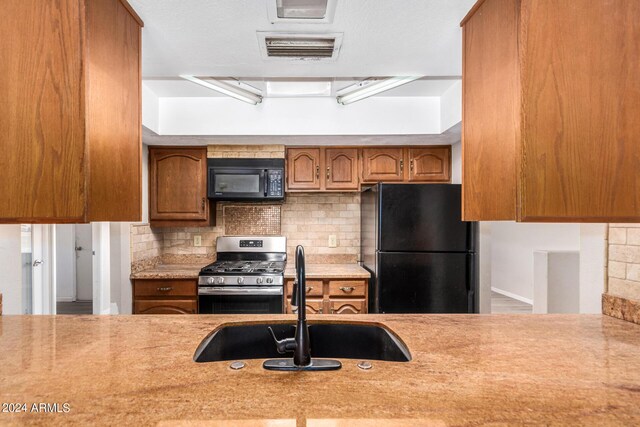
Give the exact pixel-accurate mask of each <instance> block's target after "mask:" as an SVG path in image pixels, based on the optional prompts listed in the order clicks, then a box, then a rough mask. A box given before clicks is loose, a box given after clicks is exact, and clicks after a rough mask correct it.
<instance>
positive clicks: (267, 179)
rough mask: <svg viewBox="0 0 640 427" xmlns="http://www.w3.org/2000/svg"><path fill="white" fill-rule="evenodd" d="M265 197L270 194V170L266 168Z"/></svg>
mask: <svg viewBox="0 0 640 427" xmlns="http://www.w3.org/2000/svg"><path fill="white" fill-rule="evenodd" d="M263 176H264V197H267V194H269V171H268V170H267V169H265V170H264V175H263Z"/></svg>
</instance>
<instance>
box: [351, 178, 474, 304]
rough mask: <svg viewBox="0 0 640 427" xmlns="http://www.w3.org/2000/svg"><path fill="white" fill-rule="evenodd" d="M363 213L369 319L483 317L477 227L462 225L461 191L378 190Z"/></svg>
mask: <svg viewBox="0 0 640 427" xmlns="http://www.w3.org/2000/svg"><path fill="white" fill-rule="evenodd" d="M360 214H361V215H360V221H361V228H360V231H361V239H360V242H361V256H362V264H363V266H364V267H365V268H366V269H367V270H369V272H370V273H371V280H370V283H369V313H477V312H478V292H477V284H478V254H477V245H478V224H477V223H476V222H464V221H462V220H461V216H462V211H461V186H460V185H457V184H382V183H381V184H377V185H374V186H371V187H368V188H365V189H364V190H363V191H362V195H361V205H360Z"/></svg>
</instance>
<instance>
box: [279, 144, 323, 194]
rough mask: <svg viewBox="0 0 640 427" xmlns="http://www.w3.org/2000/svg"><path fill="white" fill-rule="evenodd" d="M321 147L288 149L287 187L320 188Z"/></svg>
mask: <svg viewBox="0 0 640 427" xmlns="http://www.w3.org/2000/svg"><path fill="white" fill-rule="evenodd" d="M320 151H321V150H320V149H319V148H288V149H287V189H288V190H320V189H321V187H322V184H321V181H320V169H321V167H322V166H321V160H322V159H321V157H320Z"/></svg>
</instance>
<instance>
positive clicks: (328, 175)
mask: <svg viewBox="0 0 640 427" xmlns="http://www.w3.org/2000/svg"><path fill="white" fill-rule="evenodd" d="M330 176H331V168H330V167H329V166H327V179H329V177H330Z"/></svg>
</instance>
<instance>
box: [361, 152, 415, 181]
mask: <svg viewBox="0 0 640 427" xmlns="http://www.w3.org/2000/svg"><path fill="white" fill-rule="evenodd" d="M404 164H405V153H404V148H402V147H394V148H382V147H372V148H363V149H362V181H363V182H378V181H387V182H395V181H404V166H405V165H404Z"/></svg>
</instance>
